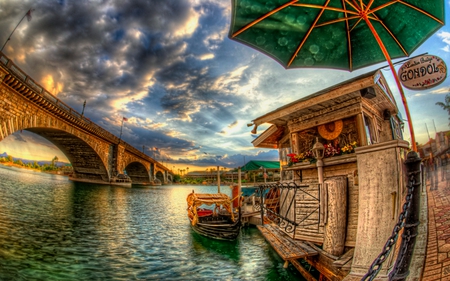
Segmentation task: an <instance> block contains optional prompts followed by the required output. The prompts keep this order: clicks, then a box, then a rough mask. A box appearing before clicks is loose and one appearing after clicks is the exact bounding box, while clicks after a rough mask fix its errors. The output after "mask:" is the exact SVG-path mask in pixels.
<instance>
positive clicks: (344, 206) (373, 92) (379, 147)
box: [253, 71, 417, 280]
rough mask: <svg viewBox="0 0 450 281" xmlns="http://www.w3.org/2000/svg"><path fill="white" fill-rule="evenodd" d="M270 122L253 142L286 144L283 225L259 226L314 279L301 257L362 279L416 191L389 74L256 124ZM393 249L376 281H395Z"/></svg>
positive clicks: (340, 276)
mask: <svg viewBox="0 0 450 281" xmlns="http://www.w3.org/2000/svg"><path fill="white" fill-rule="evenodd" d="M265 123H268V124H271V126H270V127H269V128H268V129H266V130H265V131H264V132H262V133H261V134H260V135H259V136H258V137H257V138H256V139H255V140H254V141H253V145H254V146H255V147H263V148H274V149H278V150H279V155H280V159H279V160H280V166H281V167H280V168H281V182H280V185H279V187H280V188H279V190H278V191H277V192H278V194H279V195H278V196H279V205H278V207H277V211H276V213H277V214H276V216H274V217H275V219H274V222H273V223H272V224H266V223H264V224H262V225H261V226H258V228H260V230H261V232H262V233H263V235H264V236H265V237H266V238H267V240H268V241H269V242H270V240H272V241H271V242H270V243H271V244H272V246H273V247H274V248H275V249H276V250H277V252H278V253H279V254H280V255H281V256H282V258H284V259H285V260H286V261H287V262H291V263H292V264H294V266H296V267H297V268H298V269H299V270H300V272H301V273H302V274H303V275H304V276H305V278H307V279H308V280H315V279H314V278H313V277H312V276H310V274H309V273H308V272H307V270H305V269H304V268H303V267H302V265H301V264H300V263H299V259H304V260H305V261H306V262H308V263H309V264H310V265H312V266H313V267H315V268H316V269H317V270H318V271H320V273H321V278H323V277H325V278H326V279H327V280H360V279H361V277H362V276H364V275H365V274H366V273H367V270H368V268H370V266H371V264H372V262H373V261H374V260H375V259H376V258H377V256H378V254H380V252H381V251H382V250H383V246H384V245H385V243H386V240H387V239H388V238H389V237H390V235H391V234H392V232H393V228H394V226H395V224H396V223H397V221H398V215H399V213H401V211H402V210H401V209H402V204H403V203H404V201H405V196H406V194H407V188H406V183H405V179H406V175H405V174H406V172H405V168H404V165H403V162H404V160H405V157H406V155H407V153H408V151H409V150H410V149H409V143H408V142H407V141H404V140H403V135H402V129H403V122H402V119H401V118H400V117H399V112H398V108H397V105H396V102H395V100H394V97H393V95H392V93H391V91H390V89H389V87H388V86H387V83H386V80H385V78H384V76H383V74H382V73H381V72H380V71H373V72H370V73H367V74H365V75H362V76H359V77H356V78H353V79H351V80H349V81H345V82H343V83H340V84H337V85H335V86H332V87H330V88H327V89H325V90H322V91H320V92H317V93H314V94H312V95H310V96H307V97H305V98H301V99H299V100H296V101H294V102H292V103H289V104H287V105H285V106H282V107H280V108H278V109H276V110H274V111H272V112H269V113H267V114H265V115H263V116H261V117H258V118H256V119H255V120H253V124H254V126H255V127H254V128H253V130H254V131H256V130H257V127H258V126H260V125H262V124H265ZM254 131H253V132H254ZM283 186H284V187H287V188H286V189H285V190H283V189H282V187H283ZM293 186H295V187H297V188H292V187H293ZM272 210H275V209H272ZM266 211H267V210H266ZM267 212H269V213H270V212H271V211H270V210H269V211H267ZM399 240H400V239H399ZM398 244H399V242H397V245H396V246H395V247H397V248H398ZM394 252H396V251H392V253H391V254H390V256H389V257H388V258H387V259H386V261H385V262H384V264H383V267H382V269H381V270H380V271H379V273H378V276H377V280H387V279H388V274H389V271H390V270H391V269H392V267H393V265H394V263H395V255H396V253H394ZM416 260H417V259H416Z"/></svg>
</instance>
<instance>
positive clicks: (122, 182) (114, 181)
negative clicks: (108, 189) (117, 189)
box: [109, 174, 132, 187]
mask: <svg viewBox="0 0 450 281" xmlns="http://www.w3.org/2000/svg"><path fill="white" fill-rule="evenodd" d="M131 183H132V182H131V178H130V177H129V176H128V175H125V174H118V175H117V176H113V177H112V178H111V180H110V182H109V184H110V185H117V186H123V187H131Z"/></svg>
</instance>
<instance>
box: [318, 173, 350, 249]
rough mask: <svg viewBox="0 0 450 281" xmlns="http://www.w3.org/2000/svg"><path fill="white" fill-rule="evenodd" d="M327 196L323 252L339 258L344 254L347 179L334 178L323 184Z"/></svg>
mask: <svg viewBox="0 0 450 281" xmlns="http://www.w3.org/2000/svg"><path fill="white" fill-rule="evenodd" d="M324 185H325V186H326V187H327V188H326V189H327V195H328V218H327V223H326V224H325V237H324V242H323V250H324V251H326V252H328V253H330V254H332V255H334V256H340V255H342V254H343V253H344V246H345V230H346V223H347V216H346V214H347V179H346V178H345V177H334V178H330V179H327V180H326V181H325V183H324Z"/></svg>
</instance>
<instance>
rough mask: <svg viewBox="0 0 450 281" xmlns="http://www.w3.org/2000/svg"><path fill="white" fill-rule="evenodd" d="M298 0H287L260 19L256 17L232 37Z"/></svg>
mask: <svg viewBox="0 0 450 281" xmlns="http://www.w3.org/2000/svg"><path fill="white" fill-rule="evenodd" d="M297 1H298V0H292V1H290V2H287V3H286V4H284V5H281V6H280V7H278V8H276V9H274V10H272V11H270V12H268V13H267V14H265V15H263V16H262V17H260V18H258V19H256V20H254V21H252V22H250V23H249V24H247V25H245V26H244V27H242V28H241V29H239V30H238V31H236V32H235V33H233V35H232V37H236V36H238V35H239V34H241V33H242V32H244V31H246V30H247V29H249V28H250V27H252V26H254V25H255V24H257V23H258V22H260V21H262V20H264V19H265V18H267V17H269V16H271V15H273V14H275V13H277V12H279V11H281V10H283V9H284V8H286V7H289V6H291V5H292V4H294V3H295V2H297Z"/></svg>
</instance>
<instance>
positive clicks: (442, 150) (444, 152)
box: [418, 131, 450, 166]
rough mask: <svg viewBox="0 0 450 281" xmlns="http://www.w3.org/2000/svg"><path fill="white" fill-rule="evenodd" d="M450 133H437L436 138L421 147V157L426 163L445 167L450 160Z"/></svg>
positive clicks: (419, 148)
mask: <svg viewBox="0 0 450 281" xmlns="http://www.w3.org/2000/svg"><path fill="white" fill-rule="evenodd" d="M449 139H450V131H442V132H437V133H436V136H435V138H434V139H433V138H430V140H429V141H428V142H426V143H425V144H423V145H419V147H418V151H419V153H420V157H421V158H422V160H423V161H424V162H425V163H428V164H436V165H437V166H445V165H447V163H448V162H449V158H450V141H449Z"/></svg>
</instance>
